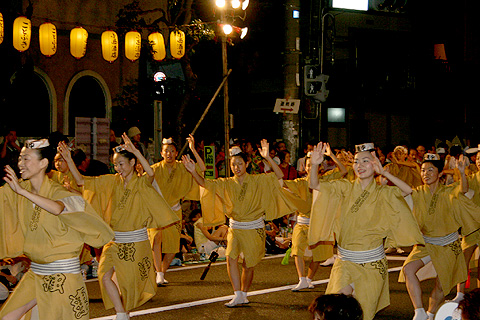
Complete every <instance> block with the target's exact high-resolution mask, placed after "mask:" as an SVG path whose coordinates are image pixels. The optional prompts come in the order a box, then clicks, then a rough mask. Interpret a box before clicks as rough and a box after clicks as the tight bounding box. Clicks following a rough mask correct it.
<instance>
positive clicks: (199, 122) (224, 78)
mask: <svg viewBox="0 0 480 320" xmlns="http://www.w3.org/2000/svg"><path fill="white" fill-rule="evenodd" d="M230 73H232V69H230V70H228V72H227V74H226V75H225V76H224V77H223V81H222V83H220V85H219V86H218V88H217V91H215V94H214V95H213V97H212V99H210V102H209V103H208V105H207V107H206V108H205V111H203V114H202V116H201V117H200V119H199V120H198V122H197V124H196V125H195V128H193V130H192V135H194V134H195V132H196V131H197V129H198V127H200V124H201V123H202V121H203V119H205V116H206V115H207V113H208V111H209V110H210V107H211V106H212V104H213V102H214V101H215V99H216V98H217V96H218V94H219V93H220V90H221V89H222V88H223V86H224V85H225V83H226V82H227V79H228V76H229V75H230ZM187 144H188V142H185V144H184V145H183V147H182V150H180V152H179V153H178V159H180V158H181V157H182V154H183V152H184V151H185V148H186V147H187Z"/></svg>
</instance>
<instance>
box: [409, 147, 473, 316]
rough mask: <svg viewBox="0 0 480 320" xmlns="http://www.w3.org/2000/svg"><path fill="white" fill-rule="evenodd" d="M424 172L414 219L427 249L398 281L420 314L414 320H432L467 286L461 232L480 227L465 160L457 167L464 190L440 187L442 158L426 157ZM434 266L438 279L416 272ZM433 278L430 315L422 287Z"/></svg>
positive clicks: (417, 250)
mask: <svg viewBox="0 0 480 320" xmlns="http://www.w3.org/2000/svg"><path fill="white" fill-rule="evenodd" d="M425 157H426V158H425V160H424V161H423V163H422V166H421V174H422V180H423V182H424V185H423V186H420V187H418V188H415V189H413V193H412V200H413V213H414V215H415V218H416V220H417V222H418V225H419V227H420V230H421V231H422V234H423V237H424V239H425V243H426V244H425V246H415V247H414V248H413V250H412V251H411V252H410V254H409V256H408V258H407V260H406V261H405V263H404V264H403V270H402V272H401V273H400V277H399V281H401V282H403V281H406V285H407V290H408V294H409V295H410V300H411V301H412V304H413V306H414V308H415V315H414V317H413V319H414V320H427V319H433V318H434V316H435V313H436V311H437V310H438V308H439V306H440V304H441V303H442V302H443V300H444V299H445V295H447V294H448V293H449V292H450V290H451V289H452V287H454V286H455V285H456V284H458V283H462V282H465V281H466V280H467V267H466V265H465V258H464V256H463V255H462V248H461V243H460V239H459V229H460V228H461V231H462V234H464V235H468V234H470V233H472V232H473V231H475V230H476V229H478V228H479V227H480V224H479V221H480V213H479V212H480V210H479V207H477V206H476V205H475V204H474V203H473V202H472V201H471V200H470V199H468V198H467V197H466V196H465V193H467V192H468V181H467V178H466V176H465V167H466V160H465V158H464V157H463V155H461V156H460V157H459V160H457V161H456V167H457V169H458V170H459V172H460V175H461V179H460V185H450V186H444V185H442V184H441V182H440V177H441V175H442V170H443V167H444V165H443V161H441V160H440V157H439V156H438V154H430V153H428V154H426V155H425ZM430 261H431V262H432V264H433V268H434V270H435V271H436V274H433V275H432V274H430V273H425V276H422V275H421V274H422V273H418V274H417V272H418V271H419V270H420V269H422V268H423V267H424V266H425V265H427V264H428V263H429V262H430ZM430 277H433V278H435V287H434V289H433V290H432V293H431V296H430V299H429V307H428V311H427V312H425V309H424V308H423V302H422V289H421V287H420V281H422V280H423V279H427V278H430Z"/></svg>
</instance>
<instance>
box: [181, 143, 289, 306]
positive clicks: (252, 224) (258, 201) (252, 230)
mask: <svg viewBox="0 0 480 320" xmlns="http://www.w3.org/2000/svg"><path fill="white" fill-rule="evenodd" d="M261 145H262V148H261V149H259V151H260V154H261V156H262V157H264V158H265V159H266V160H267V161H268V163H269V164H270V166H271V167H272V168H273V171H274V172H273V173H267V174H252V175H251V174H248V173H247V172H246V167H247V156H246V154H245V153H243V152H242V150H241V149H240V147H233V148H231V149H230V155H231V160H230V166H231V168H232V172H233V174H234V176H233V177H230V178H219V179H213V180H208V179H204V178H203V177H202V176H200V175H199V174H198V173H197V171H196V170H195V163H194V162H193V161H192V160H191V159H189V158H188V157H186V156H183V157H182V161H183V163H184V165H185V167H186V169H187V170H188V171H189V172H190V173H191V174H192V176H193V178H194V179H195V181H197V183H198V184H199V185H200V186H201V187H202V188H201V197H200V203H201V205H202V212H203V219H204V224H205V225H207V226H208V225H212V226H215V225H221V224H224V223H225V215H226V216H227V217H228V218H229V219H230V220H229V229H228V234H227V250H226V256H227V270H228V275H229V277H230V282H231V284H232V287H233V290H234V298H233V299H232V300H231V301H230V302H228V303H226V304H225V305H226V306H227V307H235V306H238V305H241V304H246V303H248V302H249V301H248V299H247V291H248V289H249V288H250V285H251V283H252V280H253V274H254V268H255V266H256V265H257V264H258V263H259V262H260V260H261V259H262V258H263V257H264V256H265V223H264V220H273V219H276V218H279V217H281V216H284V215H287V214H289V213H292V212H293V211H295V207H294V206H293V204H291V203H290V202H289V201H288V200H287V199H286V198H285V196H284V195H283V193H282V190H281V187H280V183H281V181H280V182H279V180H281V179H282V177H283V172H282V170H280V168H279V167H278V165H277V164H276V163H275V162H274V161H273V160H272V158H271V157H270V154H269V145H268V142H267V141H266V140H262V142H261ZM241 253H243V261H242V266H243V270H242V273H241V274H240V269H239V266H238V262H239V257H240V254H241Z"/></svg>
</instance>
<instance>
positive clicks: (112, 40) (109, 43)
mask: <svg viewBox="0 0 480 320" xmlns="http://www.w3.org/2000/svg"><path fill="white" fill-rule="evenodd" d="M102 55H103V59H105V60H107V61H108V62H110V63H112V62H113V61H115V60H117V58H118V36H117V34H116V33H115V31H104V32H103V33H102Z"/></svg>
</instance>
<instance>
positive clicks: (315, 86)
mask: <svg viewBox="0 0 480 320" xmlns="http://www.w3.org/2000/svg"><path fill="white" fill-rule="evenodd" d="M304 71H305V77H304V79H305V82H304V83H305V95H306V96H308V97H313V98H314V99H315V100H318V101H320V102H325V101H326V100H327V97H328V92H329V91H328V90H327V87H326V83H327V81H328V78H329V76H327V75H326V74H321V73H320V67H319V66H317V65H306V66H305V69H304Z"/></svg>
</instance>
